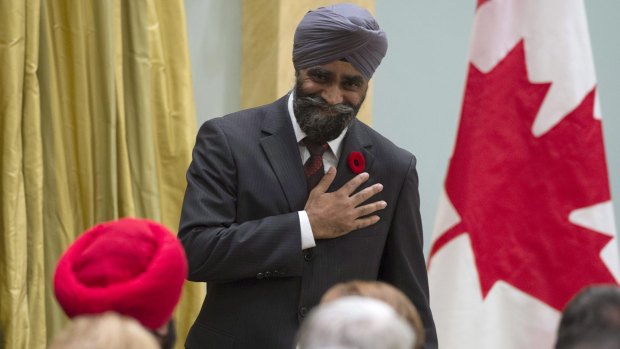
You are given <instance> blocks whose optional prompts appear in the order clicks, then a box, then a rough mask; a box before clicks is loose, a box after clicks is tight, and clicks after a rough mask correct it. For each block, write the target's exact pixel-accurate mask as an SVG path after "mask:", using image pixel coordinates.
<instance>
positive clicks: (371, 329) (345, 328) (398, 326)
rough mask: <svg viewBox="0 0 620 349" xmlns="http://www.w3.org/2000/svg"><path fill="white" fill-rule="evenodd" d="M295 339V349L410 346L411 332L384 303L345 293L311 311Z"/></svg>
mask: <svg viewBox="0 0 620 349" xmlns="http://www.w3.org/2000/svg"><path fill="white" fill-rule="evenodd" d="M297 342H298V348H299V349H319V348H341V349H410V348H411V347H412V346H413V343H414V342H415V334H414V333H413V331H412V330H411V327H410V326H409V325H408V324H407V323H406V322H405V320H404V319H403V318H402V317H401V316H399V315H398V314H396V312H395V311H394V309H392V308H391V307H390V306H389V305H387V304H385V302H382V301H379V300H375V299H372V298H367V297H359V296H349V297H343V298H340V299H337V300H334V301H332V302H329V303H325V304H321V305H319V306H318V307H316V308H315V309H314V310H312V312H310V315H309V316H308V318H307V319H306V320H305V321H304V322H303V323H302V325H301V328H300V329H299V331H298V333H297Z"/></svg>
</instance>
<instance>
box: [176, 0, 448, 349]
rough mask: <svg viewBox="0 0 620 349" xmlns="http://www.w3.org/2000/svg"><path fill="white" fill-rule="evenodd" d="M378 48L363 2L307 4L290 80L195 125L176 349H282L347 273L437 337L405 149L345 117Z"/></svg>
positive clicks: (382, 40)
mask: <svg viewBox="0 0 620 349" xmlns="http://www.w3.org/2000/svg"><path fill="white" fill-rule="evenodd" d="M386 50H387V39H386V37H385V33H384V32H383V31H382V30H381V29H380V28H379V26H378V24H377V23H376V21H375V20H374V18H373V17H372V16H371V15H370V13H368V11H366V10H364V9H362V8H359V7H357V6H355V5H350V4H340V5H334V6H329V7H325V8H319V9H317V10H315V11H310V12H308V14H306V16H305V17H304V19H303V20H302V22H301V23H300V24H299V26H298V28H297V31H296V33H295V43H294V49H293V64H294V66H295V71H296V77H297V82H296V85H295V89H294V91H292V92H291V93H289V94H288V95H286V96H284V97H282V98H280V99H279V100H277V101H275V102H274V103H272V104H269V105H266V106H262V107H258V108H254V109H249V110H243V111H240V112H237V113H234V114H231V115H228V116H225V117H223V118H218V119H213V120H209V121H207V122H206V123H205V124H204V125H203V126H202V127H201V129H200V131H199V133H198V137H197V140H196V145H195V147H194V152H193V160H192V164H191V165H190V167H189V169H188V172H187V181H188V187H187V191H186V194H185V200H184V203H183V211H182V216H181V225H180V231H179V238H180V239H181V242H182V243H183V245H184V246H185V250H186V253H187V256H188V260H189V269H190V270H189V277H188V278H189V280H192V281H200V282H207V297H206V299H205V301H204V303H203V306H202V309H201V311H200V314H199V315H198V318H197V319H196V322H195V323H194V325H193V326H192V329H191V330H190V333H189V335H188V338H187V340H186V343H185V345H186V347H187V348H190V349H191V348H218V349H225V348H233V347H234V348H268V349H280V348H281V349H290V348H293V347H294V343H293V342H294V335H295V332H296V331H297V328H298V327H299V324H300V322H301V321H302V320H303V318H304V317H305V316H306V314H307V313H308V311H309V310H310V309H311V308H312V307H313V306H315V305H316V304H317V303H318V302H319V300H320V298H321V296H322V294H323V293H324V292H325V291H326V290H327V289H328V288H329V287H330V286H332V285H334V284H336V283H339V282H343V281H348V280H353V279H362V280H382V281H385V282H388V283H390V284H392V285H394V286H396V287H397V288H399V289H400V290H402V291H403V292H404V293H405V294H406V295H407V296H408V297H409V298H410V299H411V301H412V302H413V304H414V305H415V306H416V308H417V309H418V310H419V312H420V314H421V317H422V321H423V322H424V325H425V329H426V338H427V343H426V348H436V347H437V336H436V333H435V326H434V323H433V318H432V315H431V311H430V309H429V299H428V282H427V276H426V265H425V261H424V256H423V253H422V245H423V244H422V226H421V221H420V212H419V195H418V177H417V172H416V169H415V165H416V159H415V157H414V156H413V155H411V154H410V153H408V152H407V151H405V150H403V149H400V148H398V147H396V146H395V145H394V144H393V143H391V142H390V141H389V140H387V139H386V138H384V137H383V136H381V135H380V134H378V133H377V132H375V131H373V130H372V129H371V128H369V127H368V126H366V125H364V124H363V123H361V122H359V121H357V120H356V119H355V115H356V113H357V111H358V110H359V108H360V106H361V104H362V102H363V100H364V97H365V96H366V91H367V88H368V81H369V79H370V78H371V77H372V74H373V73H374V71H375V69H376V68H377V67H378V65H379V63H380V62H381V59H382V58H383V56H384V55H385V52H386ZM336 168H337V170H336ZM326 170H327V171H326ZM317 183H318V184H317Z"/></svg>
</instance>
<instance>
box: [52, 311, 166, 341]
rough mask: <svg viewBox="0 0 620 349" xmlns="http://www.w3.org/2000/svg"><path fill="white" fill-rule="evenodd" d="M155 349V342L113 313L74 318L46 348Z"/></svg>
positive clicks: (136, 324) (130, 320) (131, 321)
mask: <svg viewBox="0 0 620 349" xmlns="http://www.w3.org/2000/svg"><path fill="white" fill-rule="evenodd" d="M112 348H113V349H158V348H159V344H158V343H157V340H156V339H155V337H154V336H153V334H152V333H150V332H149V331H148V330H147V329H146V328H144V327H143V326H141V325H140V323H139V322H137V321H136V320H134V319H133V318H130V317H126V316H122V315H119V314H116V313H113V312H107V313H103V314H97V315H83V316H77V317H75V318H74V319H73V321H72V322H71V323H69V325H68V326H67V327H65V328H64V329H63V330H62V332H60V333H59V334H58V335H57V336H56V337H55V338H54V340H53V341H52V344H51V345H50V346H49V349H112Z"/></svg>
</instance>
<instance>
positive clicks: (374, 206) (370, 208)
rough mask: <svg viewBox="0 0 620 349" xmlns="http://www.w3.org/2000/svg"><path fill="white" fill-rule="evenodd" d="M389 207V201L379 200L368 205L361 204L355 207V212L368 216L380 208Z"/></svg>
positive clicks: (359, 215)
mask: <svg viewBox="0 0 620 349" xmlns="http://www.w3.org/2000/svg"><path fill="white" fill-rule="evenodd" d="M386 207H387V202H385V201H377V202H373V203H371V204H368V205H364V206H360V207H358V208H356V209H355V214H356V215H357V216H358V217H364V216H368V215H369V214H372V213H375V212H377V211H379V210H383V209H384V208H386Z"/></svg>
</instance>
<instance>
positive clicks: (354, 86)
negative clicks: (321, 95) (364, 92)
mask: <svg viewBox="0 0 620 349" xmlns="http://www.w3.org/2000/svg"><path fill="white" fill-rule="evenodd" d="M344 87H345V88H348V89H358V88H361V87H362V83H361V82H360V81H347V82H345V83H344Z"/></svg>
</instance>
